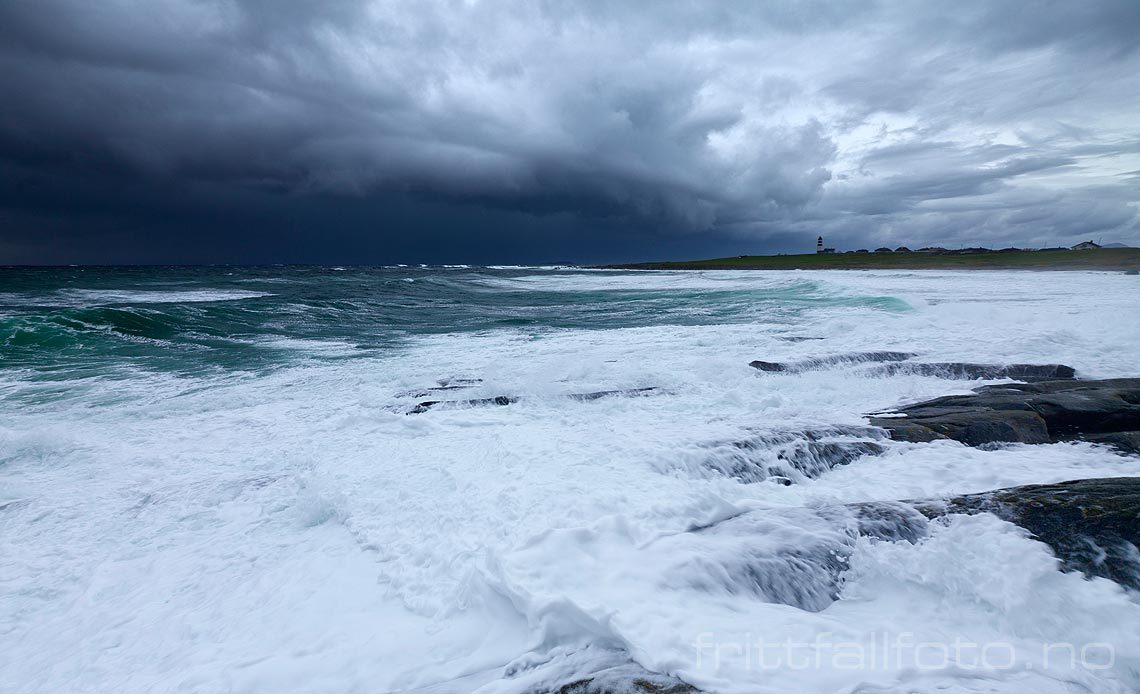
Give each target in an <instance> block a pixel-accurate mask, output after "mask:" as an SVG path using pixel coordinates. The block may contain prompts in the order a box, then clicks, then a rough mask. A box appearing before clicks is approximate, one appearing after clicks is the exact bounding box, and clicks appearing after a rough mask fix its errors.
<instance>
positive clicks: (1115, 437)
mask: <svg viewBox="0 0 1140 694" xmlns="http://www.w3.org/2000/svg"><path fill="white" fill-rule="evenodd" d="M1081 440H1082V441H1088V442H1089V443H1099V444H1103V445H1105V446H1112V447H1113V448H1115V449H1116V450H1118V451H1122V452H1124V453H1137V454H1140V431H1116V432H1113V433H1111V434H1089V435H1086V436H1082V437H1081Z"/></svg>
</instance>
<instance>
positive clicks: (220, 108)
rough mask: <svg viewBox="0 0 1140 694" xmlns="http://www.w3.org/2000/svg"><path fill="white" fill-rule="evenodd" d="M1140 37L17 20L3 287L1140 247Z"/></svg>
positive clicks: (441, 10)
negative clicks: (205, 265) (944, 250)
mask: <svg viewBox="0 0 1140 694" xmlns="http://www.w3.org/2000/svg"><path fill="white" fill-rule="evenodd" d="M1138 35H1140V3H1136V2H1133V1H1132V0H1120V1H1109V0H1104V1H1101V2H1087V3H1071V2H1056V3H1051V2H1049V3H1046V2H1028V1H1026V2H1012V1H1011V2H990V1H988V0H987V1H982V0H978V1H975V2H961V3H954V4H952V5H950V4H945V3H922V4H919V3H909V2H901V1H898V2H888V1H883V2H844V3H836V2H822V1H800V2H792V1H790V0H788V1H782V2H768V3H752V2H723V3H695V2H688V1H680V0H678V1H676V2H662V3H654V4H652V5H644V4H636V5H635V4H633V3H611V2H600V1H597V2H568V1H567V2H558V1H554V0H548V1H544V2H531V3H508V2H501V3H499V2H481V1H476V0H472V1H468V2H447V3H420V2H410V1H409V2H379V1H375V2H373V1H369V0H334V1H331V2H320V3H316V2H307V1H301V0H148V1H147V2H142V1H141V0H106V1H105V2H99V3H91V2H80V1H79V0H34V1H33V0H9V1H8V2H5V3H0V88H2V89H3V93H4V94H5V95H6V98H4V99H3V100H0V230H2V231H3V234H2V236H0V262H2V261H4V260H10V261H36V260H47V261H51V260H57V261H62V260H91V259H98V260H114V259H122V260H132V261H138V260H194V261H202V260H258V259H265V260H307V259H312V260H326V259H327V260H329V261H330V262H339V260H340V256H338V253H340V254H341V255H343V256H351V257H355V258H358V259H361V260H378V261H386V260H392V261H394V260H399V259H400V258H402V257H409V256H413V255H415V256H417V259H423V260H432V259H439V260H444V259H447V260H464V259H483V260H494V259H495V257H494V256H495V254H498V257H501V258H504V259H520V260H523V259H525V260H537V259H541V258H551V259H555V258H557V259H576V258H580V259H589V260H594V259H603V258H606V257H612V258H620V257H647V258H648V257H658V256H662V255H668V254H687V255H692V254H696V255H700V254H702V253H703V252H705V251H707V252H708V253H709V254H712V253H714V252H718V251H719V250H722V249H723V250H726V252H732V250H733V249H737V248H739V249H741V250H742V251H743V250H758V249H763V248H764V247H765V246H767V247H769V248H772V249H777V250H792V249H794V248H795V247H796V246H797V245H798V244H801V243H803V242H802V240H801V239H803V238H810V239H814V234H815V233H817V232H820V231H822V232H824V233H827V234H828V235H830V236H831V237H832V238H835V239H836V240H837V241H839V242H843V243H846V244H850V245H866V244H888V245H897V244H899V243H907V244H908V245H915V244H924V243H940V244H942V245H953V244H958V243H970V244H972V243H986V244H1001V243H1004V242H1009V243H1020V244H1027V245H1051V244H1056V243H1071V242H1072V241H1075V240H1079V239H1083V238H1086V237H1088V236H1090V235H1101V236H1106V237H1111V240H1121V241H1127V242H1133V243H1140V227H1138V225H1137V204H1138V198H1140V195H1138V193H1137V186H1136V178H1135V176H1134V175H1131V174H1130V172H1131V173H1134V172H1135V171H1136V170H1137V168H1138V166H1140V96H1138V95H1140V77H1138V76H1137V75H1140V49H1138V46H1140V42H1138V41H1137V40H1136V38H1135V37H1136V36H1138ZM458 256H462V257H458Z"/></svg>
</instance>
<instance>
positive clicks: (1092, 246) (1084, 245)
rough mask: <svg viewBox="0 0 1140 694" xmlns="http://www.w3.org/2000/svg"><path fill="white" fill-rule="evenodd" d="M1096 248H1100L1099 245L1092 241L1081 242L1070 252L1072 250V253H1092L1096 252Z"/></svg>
mask: <svg viewBox="0 0 1140 694" xmlns="http://www.w3.org/2000/svg"><path fill="white" fill-rule="evenodd" d="M1097 248H1100V245H1099V244H1096V243H1093V242H1092V241H1082V242H1080V243H1078V244H1077V245H1075V246H1073V248H1072V250H1074V251H1092V250H1096V249H1097Z"/></svg>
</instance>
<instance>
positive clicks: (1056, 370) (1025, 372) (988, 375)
mask: <svg viewBox="0 0 1140 694" xmlns="http://www.w3.org/2000/svg"><path fill="white" fill-rule="evenodd" d="M880 372H881V373H884V374H887V375H895V374H909V375H914V376H934V377H936V378H947V379H960V380H971V381H972V380H978V379H982V380H996V379H999V378H1010V379H1013V380H1017V381H1042V380H1056V379H1062V378H1073V377H1074V376H1075V375H1076V371H1075V370H1074V369H1073V367H1071V366H1066V365H1064V364H1006V365H1000V364H969V363H965V362H937V363H921V362H907V363H902V364H888V365H885V366H883V367H881V368H880Z"/></svg>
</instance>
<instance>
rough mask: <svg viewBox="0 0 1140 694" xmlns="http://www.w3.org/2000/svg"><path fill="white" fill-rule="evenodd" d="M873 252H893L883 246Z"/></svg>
mask: <svg viewBox="0 0 1140 694" xmlns="http://www.w3.org/2000/svg"><path fill="white" fill-rule="evenodd" d="M875 252H876V253H894V251H892V250H891V249H889V248H887V247H886V246H883V247H882V248H876V249H875Z"/></svg>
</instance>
